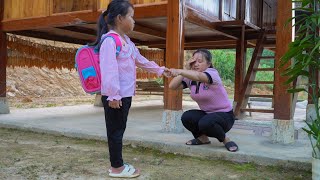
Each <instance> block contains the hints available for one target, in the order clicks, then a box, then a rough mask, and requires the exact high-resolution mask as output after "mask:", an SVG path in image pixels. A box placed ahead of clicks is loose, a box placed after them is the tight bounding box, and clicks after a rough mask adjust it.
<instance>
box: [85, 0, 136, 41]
mask: <svg viewBox="0 0 320 180" xmlns="http://www.w3.org/2000/svg"><path fill="white" fill-rule="evenodd" d="M130 7H131V8H133V5H132V4H131V3H130V2H129V1H128V0H112V1H111V2H110V4H109V5H108V8H107V10H106V11H104V12H103V13H102V14H101V15H100V16H99V19H98V22H97V26H98V27H97V29H98V30H97V39H96V40H95V42H93V43H91V44H89V45H91V46H96V45H97V44H98V43H99V42H100V39H101V36H102V35H103V34H105V33H107V32H108V31H109V30H110V29H109V27H108V25H109V26H110V27H114V26H115V21H116V18H117V16H118V15H121V16H125V15H127V13H128V10H129V8H130Z"/></svg>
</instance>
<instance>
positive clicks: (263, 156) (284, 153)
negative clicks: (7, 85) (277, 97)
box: [0, 100, 311, 170]
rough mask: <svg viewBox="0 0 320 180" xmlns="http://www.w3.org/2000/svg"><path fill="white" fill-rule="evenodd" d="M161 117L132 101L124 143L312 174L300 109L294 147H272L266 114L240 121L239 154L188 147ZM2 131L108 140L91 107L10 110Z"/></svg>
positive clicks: (151, 105) (0, 120)
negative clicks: (164, 128)
mask: <svg viewBox="0 0 320 180" xmlns="http://www.w3.org/2000/svg"><path fill="white" fill-rule="evenodd" d="M260 105H261V104H260ZM192 108H197V105H196V104H195V103H194V102H190V101H184V102H183V109H184V110H187V109H192ZM162 113H163V102H162V100H149V101H133V104H132V108H131V110H130V113H129V119H128V124H127V129H126V132H125V137H124V140H125V143H127V144H132V145H133V146H144V147H150V148H155V149H158V150H161V151H164V152H172V153H178V154H184V155H188V156H196V157H202V158H206V159H208V158H209V159H225V160H230V161H236V162H253V163H257V164H261V165H275V166H283V167H289V168H298V169H305V170H311V147H310V143H309V141H308V139H307V138H306V137H305V136H304V135H303V133H301V132H302V131H301V130H300V128H301V126H303V125H302V122H301V120H303V117H304V115H303V114H304V113H305V110H304V111H303V108H300V109H298V111H297V114H298V117H299V118H298V119H295V121H296V122H295V127H296V129H297V130H296V132H297V133H296V137H297V138H298V139H297V140H296V141H295V143H293V144H290V145H281V144H273V143H272V142H271V140H270V133H271V132H270V127H271V122H270V121H268V120H267V119H268V118H266V117H265V115H255V114H254V115H253V117H252V118H248V119H247V120H241V121H240V120H238V121H236V123H235V125H234V127H233V129H232V130H231V131H230V132H229V133H228V136H229V137H230V138H231V139H232V140H233V141H235V142H236V143H237V144H238V146H239V151H238V152H236V153H231V152H228V151H227V150H226V149H225V147H224V146H223V144H221V143H219V142H218V141H217V140H216V139H213V138H211V139H210V140H211V142H212V143H211V144H209V145H201V146H187V145H185V142H186V141H187V140H189V139H192V135H191V134H190V133H189V132H187V131H185V132H184V133H180V134H174V133H164V132H162V131H161V118H162ZM267 117H268V116H267ZM254 119H255V120H254ZM269 119H270V118H269ZM0 127H6V128H18V129H25V130H31V131H36V132H45V133H50V134H59V135H60V134H61V135H65V136H70V137H80V138H87V139H99V140H105V139H106V129H105V122H104V113H103V108H101V107H94V106H92V105H79V106H64V107H51V108H35V109H12V110H11V113H10V114H0Z"/></svg>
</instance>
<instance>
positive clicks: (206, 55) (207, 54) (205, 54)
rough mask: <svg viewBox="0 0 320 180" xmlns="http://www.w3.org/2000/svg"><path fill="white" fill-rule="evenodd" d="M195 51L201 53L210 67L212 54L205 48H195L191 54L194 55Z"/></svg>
mask: <svg viewBox="0 0 320 180" xmlns="http://www.w3.org/2000/svg"><path fill="white" fill-rule="evenodd" d="M196 53H201V54H202V56H203V57H204V58H205V59H206V61H207V63H208V64H210V68H212V67H213V66H212V54H211V52H210V51H208V50H207V49H197V50H196V51H195V52H193V54H192V56H194V55H195V54H196Z"/></svg>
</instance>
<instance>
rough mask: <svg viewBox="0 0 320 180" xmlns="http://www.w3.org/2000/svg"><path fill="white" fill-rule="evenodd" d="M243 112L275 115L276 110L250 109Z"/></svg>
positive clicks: (243, 109) (244, 109)
mask: <svg viewBox="0 0 320 180" xmlns="http://www.w3.org/2000/svg"><path fill="white" fill-rule="evenodd" d="M241 111H246V112H259V113H274V109H249V108H242V109H241Z"/></svg>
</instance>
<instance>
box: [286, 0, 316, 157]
mask: <svg viewBox="0 0 320 180" xmlns="http://www.w3.org/2000/svg"><path fill="white" fill-rule="evenodd" d="M292 2H293V3H296V4H298V5H299V6H300V7H297V8H294V9H293V10H294V11H295V12H296V14H297V12H300V14H299V15H296V16H295V17H293V18H291V19H290V20H289V21H288V22H290V21H292V20H295V21H296V22H295V24H293V25H292V26H293V27H296V29H297V31H296V36H295V40H294V42H292V43H290V44H289V50H288V51H287V52H286V54H285V55H284V56H283V57H282V58H281V67H284V66H285V65H286V64H288V63H289V62H291V65H290V66H289V67H288V68H286V70H285V72H284V73H283V74H282V75H283V76H288V77H289V78H288V80H287V82H286V84H291V83H293V82H294V81H295V80H296V79H297V78H298V77H299V76H304V77H307V78H309V80H310V83H308V84H307V85H305V86H297V87H292V88H291V89H289V90H288V92H290V93H297V92H301V91H304V92H307V93H309V95H310V96H311V97H312V101H313V103H314V105H315V112H316V117H315V119H313V120H312V121H311V122H307V121H306V123H307V126H308V128H303V130H304V131H305V132H306V133H307V134H308V136H309V138H310V142H311V145H312V149H313V157H314V158H318V159H320V115H319V93H320V91H319V87H318V85H317V83H316V81H317V77H316V75H317V73H316V72H318V71H319V69H320V52H319V50H320V37H319V27H320V11H319V4H320V0H293V1H292ZM291 59H293V60H292V61H291ZM308 69H311V71H310V72H309V71H308ZM309 87H310V88H311V89H312V90H311V92H309V91H308V88H309Z"/></svg>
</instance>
